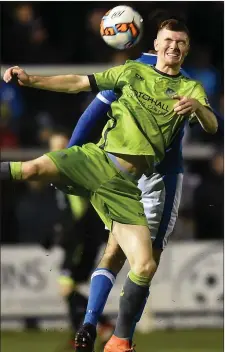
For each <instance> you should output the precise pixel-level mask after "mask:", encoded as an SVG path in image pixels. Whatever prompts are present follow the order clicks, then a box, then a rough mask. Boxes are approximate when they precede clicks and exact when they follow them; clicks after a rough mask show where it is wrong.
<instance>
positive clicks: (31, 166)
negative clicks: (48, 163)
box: [22, 160, 39, 181]
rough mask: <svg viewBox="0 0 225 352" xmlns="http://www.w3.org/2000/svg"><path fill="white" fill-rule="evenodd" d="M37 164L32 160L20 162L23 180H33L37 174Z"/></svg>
mask: <svg viewBox="0 0 225 352" xmlns="http://www.w3.org/2000/svg"><path fill="white" fill-rule="evenodd" d="M38 171H39V168H38V164H36V163H35V162H34V161H33V160H32V161H25V162H23V163H22V175H23V180H25V181H26V180H34V179H36V178H37V176H38Z"/></svg>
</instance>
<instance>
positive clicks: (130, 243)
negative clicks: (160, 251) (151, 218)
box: [112, 221, 156, 277]
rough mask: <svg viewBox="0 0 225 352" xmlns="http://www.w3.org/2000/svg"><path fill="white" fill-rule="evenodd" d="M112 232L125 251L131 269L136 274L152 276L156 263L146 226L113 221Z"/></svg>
mask: <svg viewBox="0 0 225 352" xmlns="http://www.w3.org/2000/svg"><path fill="white" fill-rule="evenodd" d="M112 233H113V235H114V236H115V238H116V240H117V242H118V244H119V245H120V247H121V248H122V250H123V252H124V253H125V255H126V257H127V259H128V261H129V263H130V266H131V269H132V270H133V271H134V272H135V273H136V274H138V275H142V276H149V277H152V276H153V275H154V272H155V270H156V263H155V261H154V258H153V252H152V242H151V237H150V232H149V229H148V227H147V226H142V225H129V224H121V223H118V222H115V221H114V222H113V230H112Z"/></svg>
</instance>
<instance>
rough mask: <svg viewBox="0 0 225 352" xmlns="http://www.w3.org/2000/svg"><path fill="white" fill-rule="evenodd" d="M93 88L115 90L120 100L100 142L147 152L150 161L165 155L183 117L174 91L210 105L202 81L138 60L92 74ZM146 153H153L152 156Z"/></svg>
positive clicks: (128, 150)
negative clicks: (177, 111) (165, 71)
mask: <svg viewBox="0 0 225 352" xmlns="http://www.w3.org/2000/svg"><path fill="white" fill-rule="evenodd" d="M89 79H90V84H91V86H92V88H93V89H94V88H96V85H97V88H98V90H100V91H101V90H114V92H115V93H116V94H117V95H118V100H117V101H115V102H113V103H112V104H111V111H110V112H109V113H108V115H109V117H110V119H109V121H108V123H107V124H106V126H105V128H104V130H103V133H102V138H101V140H100V142H99V143H98V146H100V147H101V148H103V149H104V150H105V151H107V152H111V153H120V154H128V155H146V159H147V161H149V164H151V163H152V156H153V157H154V159H155V161H156V162H159V161H161V160H162V159H163V157H164V155H165V149H166V148H167V147H168V146H169V145H170V143H171V142H172V140H173V138H174V136H175V135H176V133H177V132H178V130H179V127H180V126H181V124H182V122H183V120H184V119H190V117H189V116H180V115H178V114H177V113H176V112H174V105H175V103H176V102H177V101H176V100H174V99H173V96H174V95H179V96H187V97H190V98H195V99H197V100H198V101H199V102H200V103H201V104H203V105H205V106H209V103H208V99H207V96H206V93H205V91H204V89H203V87H202V85H201V84H200V83H199V82H197V81H195V80H192V79H189V78H186V77H184V76H183V75H182V74H178V75H176V76H170V75H167V74H164V73H162V72H159V71H158V70H157V69H156V68H155V67H154V66H150V65H146V64H142V63H139V62H136V61H131V60H129V61H127V62H126V64H125V65H121V66H117V67H114V68H111V69H109V70H107V71H105V72H102V73H95V74H94V75H93V76H90V77H89ZM147 156H151V158H149V160H148V157H147Z"/></svg>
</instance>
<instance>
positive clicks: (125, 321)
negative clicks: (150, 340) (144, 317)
mask: <svg viewBox="0 0 225 352" xmlns="http://www.w3.org/2000/svg"><path fill="white" fill-rule="evenodd" d="M149 285H150V279H149V278H148V277H143V276H140V275H136V274H135V273H133V272H132V271H130V272H129V274H128V277H127V279H126V282H125V285H124V287H123V290H122V293H121V295H120V304H119V314H118V318H117V322H116V328H115V332H114V335H116V336H117V337H120V338H123V339H129V338H130V336H131V332H132V330H133V325H134V321H135V319H136V316H137V314H138V313H139V312H140V310H141V308H142V306H143V302H144V301H145V300H146V296H147V294H148V291H149Z"/></svg>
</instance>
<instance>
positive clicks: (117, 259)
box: [98, 232, 126, 274]
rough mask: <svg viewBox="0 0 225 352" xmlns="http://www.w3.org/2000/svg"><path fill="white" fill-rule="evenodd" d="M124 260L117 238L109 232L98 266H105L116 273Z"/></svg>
mask: <svg viewBox="0 0 225 352" xmlns="http://www.w3.org/2000/svg"><path fill="white" fill-rule="evenodd" d="M125 261H126V256H125V254H124V252H123V250H122V249H121V248H120V246H119V244H118V242H117V240H116V239H115V237H114V236H113V235H112V233H111V232H110V233H109V238H108V242H107V245H106V248H105V251H104V254H103V257H102V259H101V261H100V263H99V265H98V268H107V269H109V270H111V271H112V272H113V273H115V274H117V273H118V272H119V271H120V270H121V269H122V267H123V265H124V263H125Z"/></svg>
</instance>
